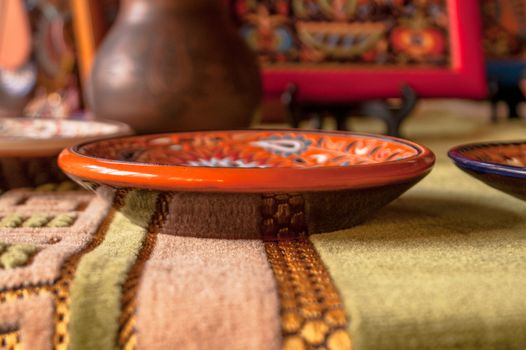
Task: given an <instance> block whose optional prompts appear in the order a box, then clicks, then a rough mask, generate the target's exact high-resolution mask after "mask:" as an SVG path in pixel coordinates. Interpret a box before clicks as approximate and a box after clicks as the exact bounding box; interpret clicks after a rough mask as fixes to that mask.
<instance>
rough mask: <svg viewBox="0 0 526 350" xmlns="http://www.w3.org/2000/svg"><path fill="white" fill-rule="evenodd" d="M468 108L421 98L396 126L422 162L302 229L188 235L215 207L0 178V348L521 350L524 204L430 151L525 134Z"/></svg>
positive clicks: (525, 313)
mask: <svg viewBox="0 0 526 350" xmlns="http://www.w3.org/2000/svg"><path fill="white" fill-rule="evenodd" d="M483 111H484V110H483V109H482V107H481V105H480V104H476V103H473V104H469V103H456V102H448V103H445V104H444V103H442V104H427V105H424V106H423V107H422V108H421V109H420V110H419V111H418V113H417V115H416V116H414V117H412V118H411V119H410V120H409V121H408V123H407V124H406V127H405V128H404V132H405V135H406V136H407V137H409V138H411V139H414V140H416V141H418V142H421V143H423V144H425V145H427V146H428V147H430V148H431V149H432V150H433V151H434V152H435V153H436V155H437V164H436V167H435V169H434V171H433V172H432V173H431V174H430V175H429V176H428V177H427V178H425V179H424V180H423V181H422V182H421V183H419V184H418V185H417V186H416V187H414V188H413V189H411V190H410V191H408V192H407V193H406V194H404V195H403V196H402V197H401V198H399V199H398V200H396V201H395V202H393V203H392V204H390V205H389V206H387V207H386V208H384V209H382V210H381V211H380V212H379V213H378V214H377V215H376V216H375V217H374V218H372V219H371V220H369V221H368V222H366V223H364V224H362V225H359V226H357V227H354V228H352V229H349V230H344V231H339V232H332V233H324V234H316V235H312V236H310V240H306V241H301V240H300V241H298V242H292V243H290V242H289V243H286V242H262V241H261V240H257V239H256V240H240V239H219V238H214V239H212V238H197V237H191V228H192V227H195V229H196V232H197V231H199V232H204V231H206V227H204V226H203V223H211V224H213V223H214V220H220V219H221V220H224V217H223V218H214V217H213V216H209V215H208V214H207V213H203V215H208V216H206V219H204V220H201V221H200V220H195V218H196V217H198V216H199V215H200V212H199V211H198V210H195V208H193V207H191V204H188V205H187V206H186V207H185V206H183V207H180V209H179V211H178V212H177V213H172V214H169V215H162V210H161V211H160V209H162V206H163V205H164V204H166V203H167V201H169V200H175V199H174V198H175V197H177V196H176V195H175V196H171V197H170V196H165V195H163V194H158V193H150V194H149V195H148V196H146V197H145V196H144V195H143V194H141V195H137V193H135V192H128V193H108V194H107V196H108V198H113V203H114V205H115V207H116V209H111V207H110V205H109V204H108V203H109V202H107V201H105V200H103V199H102V198H97V197H94V196H93V195H91V194H88V193H86V192H79V191H66V192H38V191H34V190H30V189H24V190H14V191H10V192H7V193H5V194H3V195H2V196H1V197H0V226H1V228H0V242H2V244H0V349H4V348H6V349H18V350H20V349H51V348H57V349H66V348H71V349H116V348H124V349H135V348H137V349H276V348H285V349H306V348H312V349H349V348H350V347H351V345H352V348H353V349H524V348H526V298H525V297H524V295H525V293H526V215H525V210H526V204H525V203H523V202H521V201H519V200H517V199H514V198H512V197H509V196H507V195H505V194H503V193H500V192H498V191H496V190H494V189H491V188H489V187H487V186H485V185H484V184H482V183H479V182H477V181H476V180H474V179H472V178H470V177H469V176H468V175H466V174H464V173H462V172H461V171H460V170H458V169H456V168H455V167H454V165H452V163H451V162H450V161H449V160H448V159H447V158H446V155H445V153H446V151H447V149H449V148H450V147H451V146H453V145H456V144H459V143H466V142H471V141H479V140H507V139H521V138H523V137H524V135H526V133H525V131H526V125H525V124H524V122H520V121H519V122H513V123H504V122H502V123H499V124H497V125H491V124H489V122H488V121H486V120H485V119H484V118H483V117H482V116H481V115H480V113H481V112H483ZM357 124H358V126H359V127H362V126H364V125H365V127H366V128H369V127H370V126H369V124H367V123H366V122H364V121H358V122H357ZM52 189H53V188H52ZM65 189H67V188H65ZM276 200H279V201H281V200H282V201H283V203H284V204H285V205H286V204H287V200H290V198H288V199H287V198H285V199H283V198H281V199H280V198H277V199H276ZM182 203H184V202H182ZM123 213H124V214H126V215H123ZM133 213H139V214H133ZM222 215H223V216H226V217H228V218H231V220H243V218H244V217H245V216H246V217H249V216H250V215H252V214H251V213H246V212H244V207H243V206H242V205H241V204H240V206H239V208H237V209H235V210H234V211H233V212H231V213H223V214H222ZM130 217H131V218H132V219H130ZM190 217H191V218H193V219H192V220H194V221H192V220H190V219H188V218H190ZM250 225H252V224H251V223H248V222H247V223H246V226H247V227H251V226H250ZM182 227H184V230H186V231H184V230H183V229H182ZM189 230H190V231H189ZM183 231H184V232H186V233H185V236H181V235H178V234H177V233H178V232H183ZM188 232H190V234H189V233H188ZM212 236H214V237H221V232H214V234H213V235H212Z"/></svg>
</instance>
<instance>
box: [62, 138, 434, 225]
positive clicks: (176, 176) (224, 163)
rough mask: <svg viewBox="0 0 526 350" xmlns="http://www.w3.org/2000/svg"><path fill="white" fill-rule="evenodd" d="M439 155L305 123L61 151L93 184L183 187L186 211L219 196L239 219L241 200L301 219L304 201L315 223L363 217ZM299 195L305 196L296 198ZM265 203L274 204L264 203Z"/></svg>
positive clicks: (257, 209) (178, 194) (254, 208)
mask: <svg viewBox="0 0 526 350" xmlns="http://www.w3.org/2000/svg"><path fill="white" fill-rule="evenodd" d="M433 163H434V155H433V154H432V153H431V152H430V151H429V150H428V149H426V148H425V147H422V146H420V145H417V144H415V143H412V142H409V141H405V140H401V139H395V138H390V137H384V136H373V135H360V134H353V133H342V132H316V131H312V132H311V131H298V130H295V131H294V130H245V131H220V132H213V131H212V132H189V133H174V134H161V135H149V136H136V137H123V138H116V139H109V140H103V141H97V142H90V143H85V144H82V145H79V146H75V147H71V148H69V149H67V150H64V151H63V152H62V153H61V155H60V157H59V165H60V167H61V168H62V169H63V170H64V172H65V173H67V174H68V175H69V176H70V177H72V178H73V179H75V180H76V181H77V182H79V183H81V184H83V185H84V186H86V187H89V188H92V189H97V190H98V189H99V188H100V187H106V188H108V187H109V188H121V189H122V188H125V189H130V188H131V189H137V188H139V189H149V190H157V191H164V192H170V193H175V195H174V197H173V198H174V204H173V206H172V207H177V208H178V209H177V210H178V211H179V213H180V215H183V212H184V213H187V214H189V213H200V212H201V211H202V210H204V209H203V208H205V207H209V206H210V203H216V204H215V205H214V208H215V209H216V210H219V211H222V212H223V214H224V215H221V216H220V217H225V218H228V220H229V222H230V224H229V225H233V224H235V222H236V221H239V220H237V218H238V217H240V215H241V214H240V210H241V209H240V208H239V207H240V206H242V207H243V209H242V211H243V210H248V212H247V213H246V214H243V215H244V216H250V215H249V213H252V215H260V217H259V219H258V220H259V221H258V220H256V221H258V222H265V220H264V216H265V215H267V214H268V215H270V213H271V212H272V211H273V210H278V211H280V210H281V212H282V213H288V214H287V215H286V217H287V218H291V217H292V216H294V215H293V213H294V210H295V209H294V208H295V205H300V206H305V208H306V217H303V216H302V217H301V220H300V219H298V220H300V221H301V222H307V223H308V224H309V225H315V226H316V229H314V228H311V229H310V232H312V231H318V230H326V231H327V230H330V229H338V228H344V227H349V226H352V225H353V224H355V223H357V222H360V221H361V220H363V219H364V218H365V217H366V216H367V214H369V213H371V212H373V211H375V210H376V209H378V208H380V207H382V206H384V205H385V204H387V203H388V202H390V201H391V200H393V199H394V198H396V197H398V196H399V195H400V194H401V193H403V192H404V191H405V190H407V189H408V188H410V187H411V186H412V185H414V184H415V183H416V182H418V181H419V180H420V179H421V178H422V177H424V176H425V175H426V174H427V173H428V172H429V171H430V170H431V167H432V165H433ZM101 185H103V186H101ZM275 196H278V197H275ZM291 198H294V199H291ZM183 199H184V200H183ZM289 200H292V202H294V203H296V204H291V203H289V204H290V206H286V205H285V204H286V203H288V201H289ZM267 202H268V203H267ZM265 203H267V204H268V205H269V206H270V207H269V208H270V209H268V210H265V211H264V212H261V208H263V207H265V205H266V204H265ZM269 203H270V204H269ZM280 203H281V204H284V205H285V206H283V207H280ZM193 205H195V206H196V207H195V208H193V207H192V206H193ZM192 208H193V209H192ZM199 208H201V209H199ZM246 208H248V209H246ZM279 208H281V209H279ZM257 213H259V214H257ZM289 214H290V215H289ZM244 216H241V217H244ZM234 218H236V219H234ZM188 220H190V221H191V220H192V219H190V218H189V219H188ZM283 220H284V221H283V222H288V221H287V220H288V219H283ZM190 221H188V222H190ZM219 221H221V220H220V219H218V220H216V221H214V222H216V223H217V222H219ZM229 227H231V226H229ZM224 229H226V228H224V227H223V228H221V230H224ZM218 230H219V228H218ZM212 231H213V230H212ZM213 232H219V231H217V230H216V231H213Z"/></svg>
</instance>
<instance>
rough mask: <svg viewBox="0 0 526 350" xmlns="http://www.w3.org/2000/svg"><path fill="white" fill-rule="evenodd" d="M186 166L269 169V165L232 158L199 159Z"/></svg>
mask: <svg viewBox="0 0 526 350" xmlns="http://www.w3.org/2000/svg"><path fill="white" fill-rule="evenodd" d="M185 165H187V166H204V167H212V168H268V167H269V166H268V165H265V164H259V163H258V162H255V161H252V162H246V161H244V160H242V159H235V160H234V159H232V158H231V157H226V158H216V157H212V158H210V159H202V158H200V159H198V160H191V161H189V162H188V163H186V164H185Z"/></svg>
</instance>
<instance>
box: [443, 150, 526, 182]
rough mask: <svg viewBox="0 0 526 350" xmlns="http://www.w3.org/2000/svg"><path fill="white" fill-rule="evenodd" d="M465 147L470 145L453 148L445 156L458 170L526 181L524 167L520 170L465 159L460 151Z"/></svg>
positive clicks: (519, 168)
mask: <svg viewBox="0 0 526 350" xmlns="http://www.w3.org/2000/svg"><path fill="white" fill-rule="evenodd" d="M488 145H489V144H488ZM467 147H470V145H466V146H460V147H455V148H453V149H452V150H450V151H449V152H448V154H447V155H448V156H449V158H451V159H452V160H453V161H454V162H455V164H456V165H457V166H458V167H459V168H461V169H466V170H471V171H474V172H477V173H481V174H495V175H501V176H509V177H515V178H518V179H526V168H525V167H522V168H521V167H515V166H511V165H504V164H497V163H489V162H483V161H480V160H474V159H468V158H466V157H465V156H464V154H463V153H462V150H463V149H466V148H467ZM471 147H472V146H471Z"/></svg>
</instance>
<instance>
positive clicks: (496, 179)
mask: <svg viewBox="0 0 526 350" xmlns="http://www.w3.org/2000/svg"><path fill="white" fill-rule="evenodd" d="M448 155H449V157H450V158H451V159H452V160H453V161H454V162H455V164H456V165H457V166H458V167H459V168H460V169H462V170H463V171H465V172H466V173H468V174H470V175H471V176H473V177H475V178H476V179H478V180H480V181H482V182H484V183H485V184H487V185H489V186H491V187H493V188H496V189H498V190H500V191H502V192H505V193H507V194H509V195H512V196H514V197H516V198H519V199H522V200H526V141H515V142H488V143H473V144H467V145H460V146H456V147H454V148H452V149H451V150H450V151H449V153H448Z"/></svg>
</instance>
